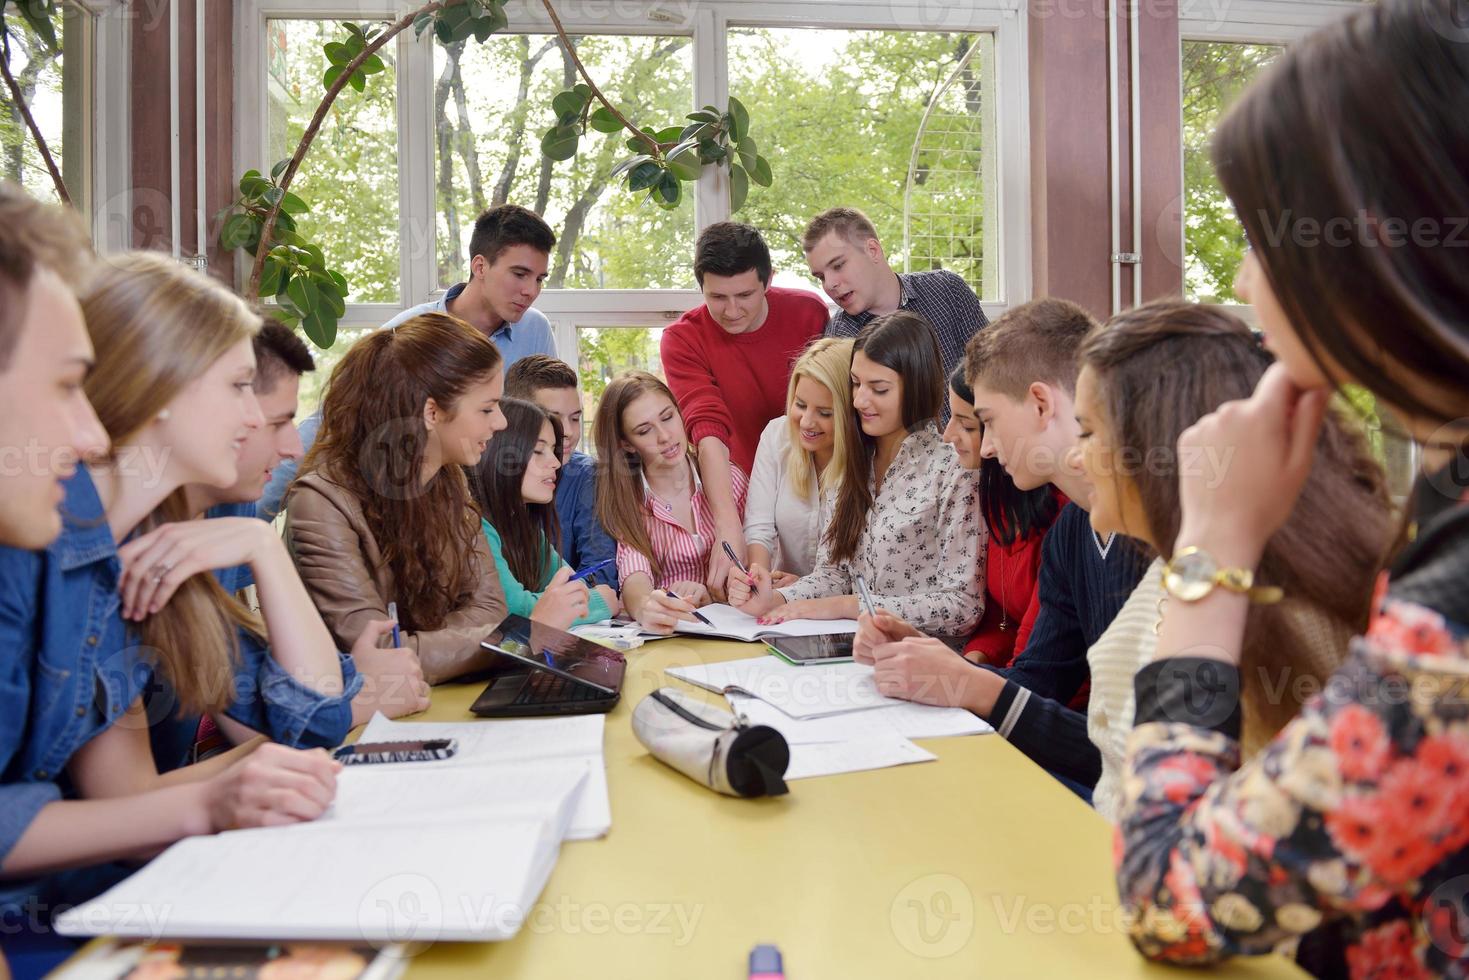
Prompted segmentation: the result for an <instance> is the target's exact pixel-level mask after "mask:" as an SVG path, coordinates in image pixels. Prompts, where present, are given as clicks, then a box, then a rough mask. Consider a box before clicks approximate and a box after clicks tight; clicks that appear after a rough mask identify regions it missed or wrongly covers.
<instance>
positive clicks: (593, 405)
mask: <svg viewBox="0 0 1469 980" xmlns="http://www.w3.org/2000/svg"><path fill="white" fill-rule="evenodd" d="M662 338H663V328H662V327H577V329H576V343H577V349H578V350H579V351H580V352H581V353H580V356H579V358H578V364H577V373H578V375H580V377H581V391H582V398H583V402H582V418H583V419H584V420H585V421H584V423H583V426H584V427H583V429H582V449H583V450H584V451H585V450H588V449H589V447H591V446H593V445H595V443H594V442H593V440H594V439H595V438H596V436H595V435H594V434H593V433H592V426H593V424H594V422H595V420H596V417H597V405H598V404H599V403H600V402H601V400H602V392H603V391H605V390H607V383H608V382H609V381H611V380H612V379H613V378H615V377H617V376H618V375H619V374H621V373H622V372H623V371H628V370H632V369H633V368H637V369H638V370H641V371H651V372H652V373H654V374H656V375H658V377H660V378H661V377H663V365H662V363H661V362H660V361H659V360H658V344H659V342H660V341H661V340H662Z"/></svg>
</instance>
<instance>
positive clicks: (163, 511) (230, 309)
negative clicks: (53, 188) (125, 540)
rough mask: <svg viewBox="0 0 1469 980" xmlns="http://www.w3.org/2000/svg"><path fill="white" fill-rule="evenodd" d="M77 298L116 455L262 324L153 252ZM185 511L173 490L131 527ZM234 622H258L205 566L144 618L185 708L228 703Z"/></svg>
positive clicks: (95, 397) (113, 269)
mask: <svg viewBox="0 0 1469 980" xmlns="http://www.w3.org/2000/svg"><path fill="white" fill-rule="evenodd" d="M81 301H82V312H83V314H84V315H85V316H86V320H87V330H88V332H89V333H90V334H91V336H92V343H93V345H94V346H95V347H96V349H97V368H96V370H94V371H93V372H92V373H91V374H90V375H88V377H87V380H86V384H85V390H86V394H87V399H88V400H89V401H90V402H91V403H92V406H93V407H94V408H95V409H96V410H97V417H98V418H99V419H100V420H101V421H102V425H103V426H104V427H105V428H106V429H107V432H108V435H110V436H111V437H112V450H111V452H110V455H109V458H110V459H114V460H115V459H116V458H117V456H118V450H119V449H123V448H126V446H127V444H128V443H129V442H131V441H132V440H133V439H134V438H135V437H136V436H137V435H138V434H139V433H140V432H142V431H143V429H144V428H146V427H147V426H148V425H149V423H151V422H152V421H153V419H155V418H156V417H157V416H158V413H159V411H161V410H162V409H163V408H164V407H165V406H166V405H168V403H169V402H171V401H172V400H173V399H174V398H175V397H176V396H177V395H178V394H179V392H181V391H182V390H183V389H184V388H185V387H186V386H187V385H188V384H189V383H190V382H192V381H193V380H195V379H196V378H198V377H199V376H200V375H201V374H203V373H204V372H205V371H207V370H208V369H209V367H210V365H212V364H213V363H214V362H215V361H217V360H218V359H219V358H220V357H221V356H222V355H223V354H224V353H225V352H226V351H228V350H229V349H230V348H231V347H234V346H235V345H236V344H238V343H240V342H241V341H242V340H251V339H252V338H254V336H255V334H256V333H257V332H259V329H260V317H259V315H258V314H256V313H254V312H252V311H251V309H250V307H248V306H247V305H245V303H244V301H242V300H241V299H240V298H239V297H237V296H235V295H234V294H233V293H231V292H230V291H229V290H227V289H226V288H225V287H224V286H222V285H220V284H219V283H218V282H216V281H215V280H213V279H210V278H208V277H207V276H205V275H203V274H201V273H198V272H195V271H193V270H192V269H188V268H186V267H184V266H183V265H180V264H179V263H177V262H175V261H173V260H172V259H169V258H167V257H165V256H163V255H161V254H159V253H157V252H125V253H123V254H121V255H116V256H112V257H110V258H108V259H107V260H106V261H105V262H103V263H101V264H100V266H99V269H98V271H97V274H96V275H95V276H94V277H93V279H92V280H91V282H90V283H89V284H88V288H87V290H86V292H85V293H84V294H83V295H82V297H81ZM192 516H193V515H192V514H190V513H189V508H188V504H187V502H186V500H185V497H184V490H183V488H179V489H178V490H176V491H174V492H173V493H172V494H171V495H170V496H169V497H168V498H167V499H166V500H164V501H163V502H162V503H161V504H159V505H158V507H157V508H155V509H154V511H153V512H152V513H151V514H149V515H148V516H147V517H146V518H144V519H143V521H142V523H141V524H139V525H138V530H139V531H140V532H147V531H150V530H152V529H154V528H156V527H158V526H160V525H162V524H165V523H168V522H170V521H184V520H189V519H190V518H191V517H192ZM240 627H243V628H245V629H248V630H250V631H252V632H254V633H255V634H257V635H259V636H261V637H262V638H263V637H264V635H265V628H264V626H263V624H262V623H261V622H260V621H259V619H258V618H257V617H256V616H254V615H253V614H252V613H250V612H249V611H248V610H247V609H245V607H244V606H242V605H241V604H240V603H239V602H238V601H236V600H235V599H234V598H233V597H232V596H230V595H229V594H228V593H226V592H225V591H224V589H223V588H222V587H221V586H220V584H219V582H218V581H217V580H216V579H215V577H214V576H213V575H212V574H208V573H201V574H199V575H195V576H193V577H192V578H189V579H188V580H187V581H185V582H184V583H183V584H182V585H181V586H179V589H178V591H176V592H175V593H174V594H173V597H172V598H171V599H169V601H168V604H167V605H165V606H164V607H163V608H162V609H160V610H159V611H158V612H156V613H154V614H153V615H152V616H150V617H148V619H147V620H145V621H144V622H143V624H142V626H141V632H142V637H143V642H144V644H145V645H146V646H148V647H151V648H152V649H153V650H154V651H155V652H156V653H157V655H158V659H159V665H160V669H161V670H162V672H163V675H164V676H165V677H166V678H167V679H168V681H169V683H170V684H171V685H172V686H173V689H174V692H175V693H176V694H177V695H178V699H179V703H180V707H181V708H182V709H183V710H184V711H186V712H190V713H204V712H208V711H216V710H219V709H221V708H223V707H225V706H226V705H228V704H229V703H230V701H231V700H233V698H234V694H235V692H234V661H235V656H236V652H237V650H238V645H237V640H236V630H237V628H240Z"/></svg>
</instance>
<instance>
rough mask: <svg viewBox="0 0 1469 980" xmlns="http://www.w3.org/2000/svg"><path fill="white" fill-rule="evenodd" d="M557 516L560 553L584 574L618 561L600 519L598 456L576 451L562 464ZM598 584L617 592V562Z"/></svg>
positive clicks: (601, 575) (613, 543) (614, 545)
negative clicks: (585, 570)
mask: <svg viewBox="0 0 1469 980" xmlns="http://www.w3.org/2000/svg"><path fill="white" fill-rule="evenodd" d="M556 516H557V518H558V519H559V520H560V522H561V547H560V548H558V549H557V551H559V552H560V554H561V557H562V558H563V559H564V560H565V561H566V564H568V565H570V566H571V567H572V568H574V569H577V570H578V571H580V570H581V569H583V568H586V567H588V566H589V565H595V564H596V563H597V562H599V561H602V560H603V559H607V558H611V559H616V558H617V542H616V541H613V540H612V535H610V534H608V533H607V530H606V528H604V527H602V522H601V521H599V520H597V460H596V458H595V457H593V456H589V455H587V454H586V453H578V452H573V453H572V454H571V457H570V458H569V459H567V460H566V462H565V463H564V464H562V466H561V475H560V477H558V479H557V482H556ZM595 581H596V582H598V583H601V584H605V585H610V586H612V588H613V589H614V590H615V589H616V588H617V563H616V561H615V560H614V561H613V563H612V564H611V565H608V566H607V567H606V568H604V569H602V571H600V572H598V573H597V574H596V577H595ZM588 584H590V583H588Z"/></svg>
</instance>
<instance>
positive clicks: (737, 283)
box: [660, 221, 828, 598]
mask: <svg viewBox="0 0 1469 980" xmlns="http://www.w3.org/2000/svg"><path fill="white" fill-rule="evenodd" d="M694 278H695V279H696V280H698V283H699V288H700V290H701V291H702V292H703V293H704V303H703V305H701V306H698V307H696V308H695V309H692V310H689V311H688V312H687V313H685V314H684V315H683V316H682V317H680V318H679V319H678V322H676V323H674V324H673V325H672V326H670V327H669V328H668V329H666V330H664V331H663V342H662V346H661V349H660V355H661V357H662V361H663V375H664V377H665V379H667V381H668V387H669V388H670V389H671V390H672V391H673V395H674V398H676V399H677V400H678V407H679V411H681V412H682V413H683V417H684V421H685V424H686V425H687V426H688V430H689V440H690V441H691V442H692V443H693V444H694V446H695V448H696V449H697V451H698V454H699V472H700V473H701V474H702V478H703V481H704V493H705V495H706V496H707V497H708V499H709V503H710V508H711V510H712V511H713V513H714V522H715V528H716V531H717V532H718V534H719V536H720V538H721V540H724V541H728V542H729V543H730V546H731V547H733V548H734V550H735V553H736V554H738V555H739V557H740V560H741V561H743V560H744V559H745V530H744V526H743V522H742V521H741V520H740V515H739V512H738V511H737V510H736V508H735V503H734V494H733V491H732V489H731V482H730V477H729V467H730V464H731V463H734V464H735V465H737V466H739V467H740V469H742V470H743V471H745V472H746V473H749V472H750V471H751V469H752V468H753V466H754V463H755V449H756V447H757V446H759V444H760V432H761V430H763V429H764V428H765V424H766V423H767V422H769V421H770V420H771V419H773V418H775V417H777V416H779V415H784V414H785V411H786V386H787V384H788V383H789V381H790V373H791V362H792V361H793V360H795V358H796V357H797V356H798V355H799V354H800V353H801V351H802V350H804V349H805V347H806V345H807V344H808V343H810V342H811V341H812V340H814V339H815V338H817V337H820V336H821V335H822V333H823V332H824V331H825V330H826V324H827V320H828V314H827V308H826V304H825V303H824V302H822V300H821V299H820V298H818V297H817V296H816V295H814V294H812V293H807V292H803V291H801V290H798V289H784V288H782V287H779V286H772V285H770V249H768V248H767V247H766V245H765V241H764V239H762V238H761V237H760V232H758V231H756V230H755V229H754V228H752V227H750V226H749V225H744V224H739V223H737V222H733V221H721V222H718V223H716V224H712V225H710V226H709V227H708V228H705V229H704V233H703V234H701V235H700V236H699V241H698V244H697V245H696V246H695V248H694ZM728 570H729V559H728V558H727V557H725V554H724V549H723V548H720V547H717V546H716V547H715V548H713V549H712V551H711V552H710V559H709V577H708V579H707V584H708V586H709V590H710V592H711V593H714V594H715V595H716V596H718V597H720V598H722V597H723V593H724V582H725V578H726V576H727V573H728Z"/></svg>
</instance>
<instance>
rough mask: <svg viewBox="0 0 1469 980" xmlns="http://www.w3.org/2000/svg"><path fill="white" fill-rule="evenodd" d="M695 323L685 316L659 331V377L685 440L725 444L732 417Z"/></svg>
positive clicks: (732, 425)
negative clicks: (677, 414) (679, 417)
mask: <svg viewBox="0 0 1469 980" xmlns="http://www.w3.org/2000/svg"><path fill="white" fill-rule="evenodd" d="M696 330H697V328H696V325H695V324H694V323H693V322H691V321H690V320H689V319H688V318H687V317H685V318H684V319H681V320H679V321H678V322H677V323H675V324H674V325H673V326H671V327H669V328H668V329H667V330H665V331H663V340H662V342H661V343H660V345H659V356H660V357H661V358H662V361H663V377H664V378H666V379H667V381H668V387H669V389H670V390H671V391H672V392H673V397H674V399H675V400H676V401H677V402H678V410H679V411H680V412H682V413H683V420H684V426H685V427H686V428H687V429H688V432H689V442H690V443H691V444H692V445H693V446H694V448H696V449H697V448H698V446H699V441H700V440H701V439H704V438H706V437H707V436H713V437H714V438H716V439H718V440H720V441H721V442H723V443H724V444H725V445H726V446H727V445H729V434H730V432H731V431H732V430H733V429H734V419H733V417H731V416H730V414H729V407H728V406H727V405H726V404H725V401H724V398H723V396H722V395H721V394H720V391H719V385H718V383H717V382H716V381H715V379H714V366H713V365H712V364H710V363H709V358H708V355H707V352H705V351H704V349H703V348H702V346H700V345H699V344H698V338H697V335H696Z"/></svg>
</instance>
